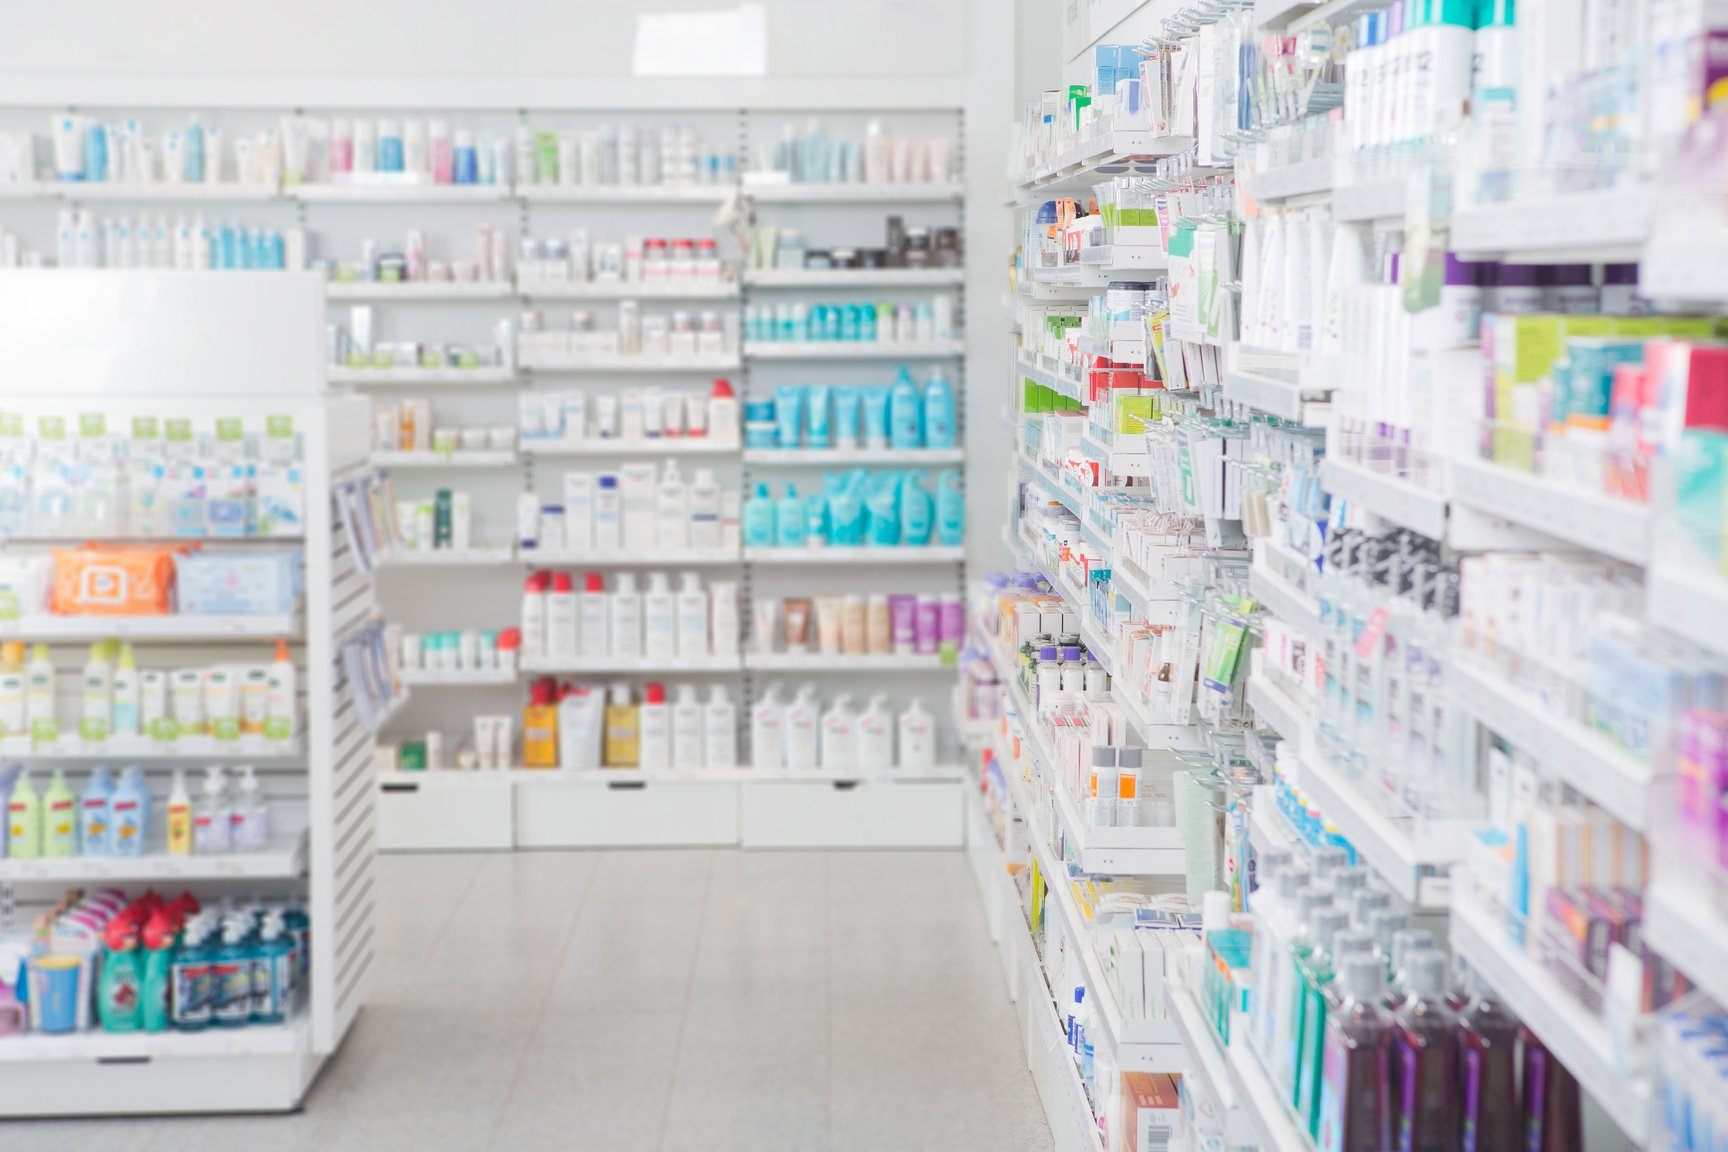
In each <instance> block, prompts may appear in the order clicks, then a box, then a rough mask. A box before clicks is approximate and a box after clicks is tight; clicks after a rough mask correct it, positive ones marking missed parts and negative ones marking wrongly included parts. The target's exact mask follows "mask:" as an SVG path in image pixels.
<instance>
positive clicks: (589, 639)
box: [576, 572, 612, 660]
mask: <svg viewBox="0 0 1728 1152" xmlns="http://www.w3.org/2000/svg"><path fill="white" fill-rule="evenodd" d="M611 616H612V604H611V601H610V600H609V599H608V597H607V595H606V582H605V581H604V580H602V579H601V578H600V573H598V572H590V573H588V574H587V575H586V576H584V577H583V578H582V595H581V596H580V597H579V598H578V599H577V601H576V618H577V619H576V643H577V647H578V649H579V651H580V653H581V655H582V656H583V657H584V658H587V659H595V660H604V659H606V657H608V656H610V655H611V654H612V620H611Z"/></svg>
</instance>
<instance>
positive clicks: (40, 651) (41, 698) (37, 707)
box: [24, 644, 60, 741]
mask: <svg viewBox="0 0 1728 1152" xmlns="http://www.w3.org/2000/svg"><path fill="white" fill-rule="evenodd" d="M24 711H25V720H26V722H28V724H29V725H30V737H31V739H33V740H38V741H53V740H58V739H59V738H60V723H59V718H58V715H57V714H56V712H55V709H54V661H53V660H52V659H51V658H50V657H49V655H48V645H46V644H38V645H36V646H35V647H34V648H32V649H31V650H30V663H28V664H26V665H25V666H24Z"/></svg>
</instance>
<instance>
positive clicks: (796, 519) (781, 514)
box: [774, 484, 805, 548]
mask: <svg viewBox="0 0 1728 1152" xmlns="http://www.w3.org/2000/svg"><path fill="white" fill-rule="evenodd" d="M804 516H805V512H804V501H802V500H800V499H798V488H797V486H796V485H793V484H788V485H786V495H785V496H784V497H783V498H782V499H781V501H780V506H779V507H778V508H776V509H775V510H774V543H775V544H776V545H778V546H779V547H781V548H802V547H804Z"/></svg>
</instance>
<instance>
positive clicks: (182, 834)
mask: <svg viewBox="0 0 1728 1152" xmlns="http://www.w3.org/2000/svg"><path fill="white" fill-rule="evenodd" d="M191 854H192V797H191V796H190V795H188V794H187V792H186V770H185V769H184V768H176V769H174V785H173V787H172V788H171V789H170V790H169V792H168V855H170V856H190V855H191Z"/></svg>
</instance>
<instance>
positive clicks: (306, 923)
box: [282, 900, 312, 988]
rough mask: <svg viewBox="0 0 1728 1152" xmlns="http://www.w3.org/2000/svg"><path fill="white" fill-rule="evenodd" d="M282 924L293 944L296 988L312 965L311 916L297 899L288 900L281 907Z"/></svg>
mask: <svg viewBox="0 0 1728 1152" xmlns="http://www.w3.org/2000/svg"><path fill="white" fill-rule="evenodd" d="M282 926H283V928H284V929H286V930H287V933H288V941H289V943H290V944H292V945H293V946H294V987H295V988H298V987H299V986H300V982H301V981H302V980H304V979H305V978H306V973H307V972H308V971H309V970H310V969H311V967H312V918H311V917H310V916H308V915H306V910H305V909H304V908H302V907H300V905H299V903H298V902H297V901H293V900H290V901H289V902H288V903H287V905H286V906H284V907H283V909H282Z"/></svg>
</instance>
